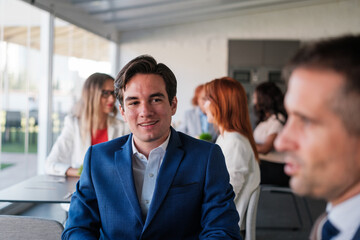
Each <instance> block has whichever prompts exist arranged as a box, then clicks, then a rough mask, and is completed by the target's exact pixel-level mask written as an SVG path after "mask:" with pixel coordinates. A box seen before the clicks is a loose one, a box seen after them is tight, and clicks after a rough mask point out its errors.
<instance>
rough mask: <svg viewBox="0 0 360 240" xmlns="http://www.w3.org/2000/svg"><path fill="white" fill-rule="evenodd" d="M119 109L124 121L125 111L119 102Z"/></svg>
mask: <svg viewBox="0 0 360 240" xmlns="http://www.w3.org/2000/svg"><path fill="white" fill-rule="evenodd" d="M119 110H120V113H121V116H122V117H123V119H124V121H125V122H126V121H127V120H126V117H125V111H124V109H123V107H121V104H119Z"/></svg>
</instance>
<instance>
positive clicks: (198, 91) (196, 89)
mask: <svg viewBox="0 0 360 240" xmlns="http://www.w3.org/2000/svg"><path fill="white" fill-rule="evenodd" d="M204 86H205V85H204V84H201V85H199V86H197V87H196V88H195V93H194V97H193V98H192V100H191V103H192V105H194V106H199V103H198V99H199V95H200V93H201V91H202V90H203V89H204Z"/></svg>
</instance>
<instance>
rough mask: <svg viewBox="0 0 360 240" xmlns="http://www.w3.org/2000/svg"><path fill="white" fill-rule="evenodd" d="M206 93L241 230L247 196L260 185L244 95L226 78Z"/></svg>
mask: <svg viewBox="0 0 360 240" xmlns="http://www.w3.org/2000/svg"><path fill="white" fill-rule="evenodd" d="M205 92H206V98H207V100H206V103H205V110H206V115H207V117H208V121H209V122H211V123H213V124H215V125H216V126H217V127H218V129H219V131H220V135H219V137H218V138H217V140H216V144H218V145H219V146H220V147H221V150H222V152H223V154H224V156H225V162H226V167H227V170H228V172H229V174H230V183H231V185H232V186H233V189H234V192H235V199H234V201H235V205H236V208H237V211H238V213H239V216H240V222H239V226H240V229H241V230H244V229H245V227H244V226H245V224H244V223H245V221H244V215H245V211H246V209H247V206H248V202H249V200H250V195H251V193H252V192H253V191H254V190H255V189H256V188H257V187H258V186H259V183H260V170H259V164H258V153H257V150H256V144H255V141H254V138H253V134H252V128H251V124H250V117H249V112H248V107H247V97H246V92H245V90H244V88H243V86H242V85H241V84H240V83H239V82H237V81H236V80H234V79H232V78H229V77H223V78H221V79H215V80H213V81H211V82H209V83H207V84H206V85H205Z"/></svg>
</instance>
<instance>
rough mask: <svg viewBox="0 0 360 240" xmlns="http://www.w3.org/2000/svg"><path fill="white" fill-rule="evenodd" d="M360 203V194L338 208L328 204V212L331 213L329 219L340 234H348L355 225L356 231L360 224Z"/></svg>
mask: <svg viewBox="0 0 360 240" xmlns="http://www.w3.org/2000/svg"><path fill="white" fill-rule="evenodd" d="M359 203H360V194H358V195H356V196H354V197H352V198H350V199H348V200H346V201H345V202H342V203H340V204H338V205H336V206H332V205H331V204H330V203H328V205H327V207H326V210H327V212H328V213H329V214H328V218H329V220H330V221H331V223H333V224H334V226H335V227H336V228H338V229H339V230H340V232H348V231H349V229H352V226H353V225H354V224H355V225H356V228H354V229H353V230H354V231H356V229H357V227H358V226H359V222H360V211H358V210H357V209H358V208H359ZM354 233H355V232H354Z"/></svg>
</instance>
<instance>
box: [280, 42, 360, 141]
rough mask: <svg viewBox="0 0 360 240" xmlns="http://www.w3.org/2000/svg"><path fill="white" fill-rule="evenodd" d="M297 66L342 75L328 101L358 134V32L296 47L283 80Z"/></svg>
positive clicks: (359, 89)
mask: <svg viewBox="0 0 360 240" xmlns="http://www.w3.org/2000/svg"><path fill="white" fill-rule="evenodd" d="M296 68H306V69H317V70H324V71H334V72H336V73H338V74H340V75H341V76H343V78H344V83H343V85H342V87H341V88H340V89H339V90H338V91H337V93H336V95H335V96H334V98H333V99H332V100H331V102H330V106H331V108H332V110H333V111H334V113H336V114H338V115H339V117H340V118H341V119H342V121H343V123H344V126H345V127H346V129H347V130H348V132H349V133H351V134H356V135H360V111H359V108H360V35H357V36H353V35H347V36H341V37H337V38H329V39H325V40H321V41H317V42H311V43H308V44H306V45H304V46H303V47H301V48H300V49H299V51H298V52H297V53H296V54H295V56H294V57H293V58H292V59H291V60H290V62H289V63H288V64H287V66H286V67H285V69H284V77H285V79H286V80H288V78H289V77H290V75H291V73H292V72H293V71H294V70H295V69H296Z"/></svg>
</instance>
